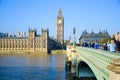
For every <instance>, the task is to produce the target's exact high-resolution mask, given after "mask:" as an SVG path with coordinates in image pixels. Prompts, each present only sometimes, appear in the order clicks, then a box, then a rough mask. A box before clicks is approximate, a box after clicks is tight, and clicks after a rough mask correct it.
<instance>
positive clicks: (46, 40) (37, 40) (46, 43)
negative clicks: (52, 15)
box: [0, 9, 65, 53]
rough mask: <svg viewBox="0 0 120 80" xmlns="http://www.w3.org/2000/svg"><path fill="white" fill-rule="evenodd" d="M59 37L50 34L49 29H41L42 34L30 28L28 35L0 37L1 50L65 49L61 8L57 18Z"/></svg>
mask: <svg viewBox="0 0 120 80" xmlns="http://www.w3.org/2000/svg"><path fill="white" fill-rule="evenodd" d="M56 24H57V39H53V38H51V37H50V36H49V30H48V29H46V30H44V29H41V35H38V34H37V30H36V29H30V28H29V29H28V36H27V37H23V36H21V37H20V36H17V35H16V37H8V36H4V37H0V51H23V50H25V51H42V52H48V53H50V52H51V50H55V49H64V48H65V46H64V17H63V16H62V10H61V9H59V11H58V16H57V20H56Z"/></svg>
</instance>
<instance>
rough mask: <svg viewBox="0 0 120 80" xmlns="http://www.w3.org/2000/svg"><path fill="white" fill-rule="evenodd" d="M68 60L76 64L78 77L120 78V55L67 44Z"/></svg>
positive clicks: (102, 79) (119, 79) (116, 79)
mask: <svg viewBox="0 0 120 80" xmlns="http://www.w3.org/2000/svg"><path fill="white" fill-rule="evenodd" d="M67 57H68V60H70V61H71V62H72V65H75V73H76V76H77V77H95V79H97V80H120V55H119V54H118V53H111V52H109V51H104V50H100V49H93V48H86V47H78V46H67Z"/></svg>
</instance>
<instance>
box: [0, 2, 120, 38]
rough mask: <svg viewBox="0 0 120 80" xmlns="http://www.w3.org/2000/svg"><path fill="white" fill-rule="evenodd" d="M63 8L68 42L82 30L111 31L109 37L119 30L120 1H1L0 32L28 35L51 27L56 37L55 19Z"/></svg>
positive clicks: (51, 31)
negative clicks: (31, 30) (33, 30)
mask: <svg viewBox="0 0 120 80" xmlns="http://www.w3.org/2000/svg"><path fill="white" fill-rule="evenodd" d="M59 8H61V9H62V12H63V16H64V29H65V32H64V33H65V39H69V36H72V29H73V27H75V28H76V31H77V32H76V36H77V37H78V36H80V35H81V33H82V31H83V30H85V29H86V30H87V31H88V32H91V31H92V29H93V31H94V32H99V29H101V30H106V29H107V30H108V32H109V33H110V35H112V34H114V33H115V32H116V30H117V31H120V0H0V32H8V33H9V34H15V33H16V32H23V31H25V32H26V33H27V32H28V27H30V28H34V27H35V28H36V29H37V32H38V34H40V30H41V28H46V27H48V28H49V32H50V36H53V37H55V38H56V17H57V15H58V9H59Z"/></svg>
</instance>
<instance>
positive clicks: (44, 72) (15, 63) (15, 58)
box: [0, 54, 66, 80]
mask: <svg viewBox="0 0 120 80" xmlns="http://www.w3.org/2000/svg"><path fill="white" fill-rule="evenodd" d="M65 57H66V56H65V55H61V54H56V55H52V54H51V55H29V54H28V55H1V56H0V80H66V76H65V75H66V73H65Z"/></svg>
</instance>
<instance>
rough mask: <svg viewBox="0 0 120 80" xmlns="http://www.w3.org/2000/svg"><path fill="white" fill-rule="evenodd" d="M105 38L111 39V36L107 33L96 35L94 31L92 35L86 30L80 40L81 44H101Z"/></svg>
mask: <svg viewBox="0 0 120 80" xmlns="http://www.w3.org/2000/svg"><path fill="white" fill-rule="evenodd" d="M104 38H110V35H109V34H108V32H107V30H106V31H102V32H101V31H99V33H94V32H93V31H92V32H91V33H88V32H87V31H86V30H85V31H83V32H82V35H81V37H80V38H79V43H80V44H82V43H85V42H89V43H99V42H100V41H101V40H102V39H104Z"/></svg>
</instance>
